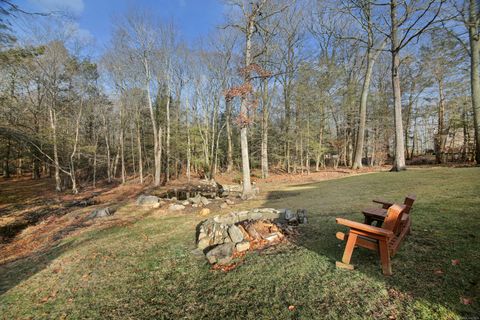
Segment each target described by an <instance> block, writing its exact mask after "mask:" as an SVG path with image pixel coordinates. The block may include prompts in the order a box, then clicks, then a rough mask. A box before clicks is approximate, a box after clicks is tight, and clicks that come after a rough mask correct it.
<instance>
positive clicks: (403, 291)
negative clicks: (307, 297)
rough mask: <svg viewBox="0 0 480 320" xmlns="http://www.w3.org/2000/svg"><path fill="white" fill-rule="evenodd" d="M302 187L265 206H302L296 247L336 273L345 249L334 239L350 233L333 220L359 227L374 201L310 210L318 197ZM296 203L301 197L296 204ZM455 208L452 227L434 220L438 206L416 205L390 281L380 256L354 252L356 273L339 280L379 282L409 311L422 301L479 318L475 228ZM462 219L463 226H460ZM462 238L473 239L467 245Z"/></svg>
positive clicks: (329, 203) (330, 202)
mask: <svg viewBox="0 0 480 320" xmlns="http://www.w3.org/2000/svg"><path fill="white" fill-rule="evenodd" d="M317 186H318V184H317ZM299 187H300V186H299ZM301 187H305V185H301ZM306 187H307V188H306V189H305V190H294V191H291V192H289V191H284V190H282V191H272V192H270V193H269V194H268V195H267V197H266V201H265V203H264V206H266V207H276V208H279V207H288V208H290V209H293V210H296V209H298V208H299V207H298V203H300V205H302V207H303V208H306V209H307V210H308V219H309V221H308V224H307V225H303V226H300V227H299V228H300V236H299V237H298V238H297V239H296V240H295V243H296V245H298V246H301V247H304V248H306V249H307V250H309V251H312V252H315V253H316V254H318V255H319V256H323V257H326V258H327V259H328V260H329V261H330V262H331V264H332V267H333V268H334V267H335V261H340V260H341V258H342V255H343V251H344V248H345V242H344V241H340V240H338V239H336V237H335V234H336V232H338V231H343V232H345V231H348V228H345V227H344V226H341V225H338V224H336V221H335V218H336V217H342V218H346V219H350V220H354V221H358V222H363V216H362V214H361V210H362V208H365V207H366V206H365V205H364V203H365V204H368V205H367V206H372V204H371V203H370V200H371V199H372V198H375V197H376V196H378V195H375V194H371V195H369V198H365V199H363V200H358V199H357V200H353V201H352V204H351V205H349V202H350V201H349V200H348V199H347V200H345V199H343V198H342V199H339V200H338V207H339V208H341V209H338V211H337V210H335V199H332V198H331V197H330V198H328V199H326V200H325V203H326V205H325V208H324V209H323V208H322V205H318V204H317V205H313V206H312V207H311V208H309V205H311V204H312V203H313V202H315V201H318V202H321V198H322V197H321V194H320V193H319V192H320V191H319V190H316V187H315V184H308V185H307V186H306ZM305 193H307V194H305ZM403 196H404V195H402V194H400V193H399V194H398V195H397V196H396V197H395V198H396V199H401V198H402V197H403ZM296 197H301V200H300V202H298V201H299V200H298V199H296ZM279 199H283V200H282V201H280V200H279ZM302 199H304V200H303V201H302ZM309 199H313V200H309ZM315 199H317V200H315ZM342 200H343V201H342ZM312 201H313V202H312ZM443 201H446V202H448V201H453V200H451V199H444V200H443ZM295 204H297V206H296V207H295ZM444 205H446V203H445V204H444ZM459 206H460V207H459V208H458V215H457V216H456V221H450V219H451V218H452V217H451V216H449V215H442V214H437V215H432V212H436V211H441V208H442V207H443V206H442V203H439V202H438V201H435V200H431V199H428V198H427V199H422V200H421V201H420V202H417V203H416V204H415V208H414V211H413V213H412V220H413V227H412V233H411V234H410V235H409V236H408V237H407V238H406V239H405V240H404V242H403V243H402V245H401V247H400V249H399V251H398V252H397V254H396V256H395V257H393V259H392V270H393V275H392V276H383V274H382V271H381V264H380V258H379V255H378V253H376V252H374V251H370V250H367V249H364V248H356V249H355V251H354V253H353V256H352V264H354V265H355V270H354V271H343V270H342V277H348V276H349V272H360V273H363V274H364V275H367V276H368V278H370V279H372V281H374V282H383V283H384V284H385V287H386V289H387V291H388V294H389V297H390V299H400V300H402V301H403V303H404V304H408V306H406V307H407V308H412V306H413V304H414V303H415V301H423V303H426V304H427V305H428V308H429V309H430V310H437V311H438V310H440V309H442V308H443V309H445V308H446V309H447V310H450V311H453V312H455V313H457V314H458V315H461V316H463V317H475V316H476V317H478V314H480V307H479V301H475V300H478V298H479V296H478V294H479V290H478V288H479V280H480V279H479V275H480V270H479V267H478V263H475V262H474V261H475V260H476V258H475V256H477V257H478V253H477V254H475V248H474V247H473V248H472V246H471V245H469V243H468V241H474V238H478V237H477V236H476V235H475V234H476V227H475V224H473V225H471V224H469V220H468V218H467V217H465V216H462V209H461V205H460V204H459ZM346 208H347V209H346ZM462 219H465V221H463V222H462V221H461V220H462ZM472 222H473V221H472ZM477 226H478V224H477ZM465 235H469V237H470V238H471V239H470V240H468V239H467V241H465ZM477 241H478V239H477ZM477 247H478V246H477ZM452 259H459V260H460V261H461V264H462V265H461V266H460V265H458V266H456V265H452V262H451V261H452ZM477 262H478V261H477ZM319 285H321V284H319ZM352 286H354V284H353V283H352ZM352 289H354V288H353V287H352ZM464 296H465V297H470V298H473V303H472V304H469V305H466V304H462V303H461V299H462V297H464ZM360 299H361V298H360ZM437 311H435V312H437Z"/></svg>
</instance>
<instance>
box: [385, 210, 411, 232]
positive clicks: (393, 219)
mask: <svg viewBox="0 0 480 320" xmlns="http://www.w3.org/2000/svg"><path fill="white" fill-rule="evenodd" d="M405 208H406V206H405V205H400V204H393V205H392V206H391V207H390V208H388V211H387V216H386V217H385V221H384V222H383V225H382V229H387V230H390V231H393V233H395V234H396V233H397V230H398V227H399V226H400V220H401V219H402V215H403V213H404V211H405Z"/></svg>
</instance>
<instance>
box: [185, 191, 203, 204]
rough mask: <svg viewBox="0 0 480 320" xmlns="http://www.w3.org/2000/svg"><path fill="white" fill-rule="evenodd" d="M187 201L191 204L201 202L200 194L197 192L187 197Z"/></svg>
mask: <svg viewBox="0 0 480 320" xmlns="http://www.w3.org/2000/svg"><path fill="white" fill-rule="evenodd" d="M188 201H190V202H191V203H192V204H196V205H197V206H198V205H199V204H200V203H201V202H202V196H200V195H199V194H197V195H196V196H195V197H192V198H188Z"/></svg>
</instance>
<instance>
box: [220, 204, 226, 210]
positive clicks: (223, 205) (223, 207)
mask: <svg viewBox="0 0 480 320" xmlns="http://www.w3.org/2000/svg"><path fill="white" fill-rule="evenodd" d="M227 208H228V204H226V203H222V204H220V209H227Z"/></svg>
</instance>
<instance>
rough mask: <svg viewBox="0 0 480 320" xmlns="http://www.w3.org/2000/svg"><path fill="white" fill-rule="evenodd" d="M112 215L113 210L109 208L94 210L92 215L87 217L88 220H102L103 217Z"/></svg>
mask: <svg viewBox="0 0 480 320" xmlns="http://www.w3.org/2000/svg"><path fill="white" fill-rule="evenodd" d="M113 213H114V212H113V210H110V208H101V209H96V210H94V211H92V213H90V214H89V215H88V218H90V219H94V218H103V217H108V216H111V215H113Z"/></svg>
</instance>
